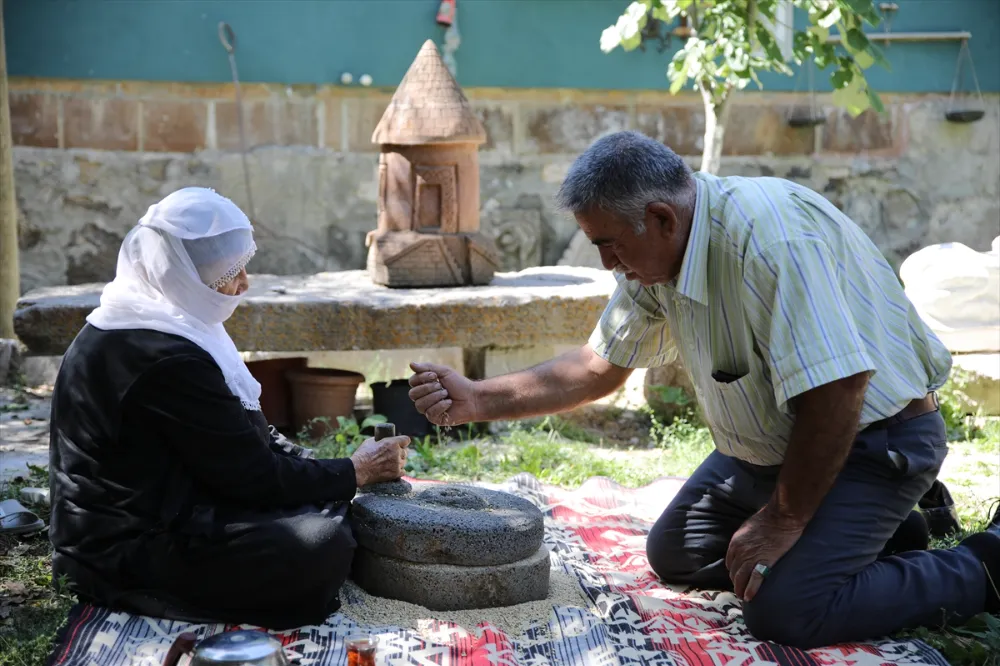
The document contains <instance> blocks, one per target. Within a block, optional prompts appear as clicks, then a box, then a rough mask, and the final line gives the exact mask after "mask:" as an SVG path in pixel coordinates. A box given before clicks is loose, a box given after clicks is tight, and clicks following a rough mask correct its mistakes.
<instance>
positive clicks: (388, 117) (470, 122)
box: [372, 39, 486, 145]
mask: <svg viewBox="0 0 1000 666" xmlns="http://www.w3.org/2000/svg"><path fill="white" fill-rule="evenodd" d="M485 141H486V129H485V128H484V127H483V124H482V123H481V122H479V118H478V117H476V114H475V112H474V111H473V110H472V106H471V105H470V104H469V100H468V99H466V97H465V93H463V92H462V89H461V88H460V87H459V85H458V81H456V80H455V77H453V76H452V75H451V72H450V71H449V70H448V67H447V65H445V64H444V61H443V60H442V59H441V54H440V53H438V50H437V47H436V46H435V45H434V42H433V41H431V40H429V39H428V40H427V41H426V42H424V45H423V46H422V47H421V48H420V52H419V53H417V57H416V58H415V59H414V60H413V63H412V64H411V65H410V68H409V69H408V70H407V71H406V75H405V76H404V77H403V80H402V81H401V82H400V83H399V87H398V88H396V93H395V94H394V95H393V96H392V100H391V101H390V102H389V108H387V109H386V110H385V113H384V114H382V119H381V120H380V121H379V123H378V125H377V126H376V127H375V131H374V132H373V133H372V143H376V144H398V145H420V144H427V143H470V142H471V143H484V142H485Z"/></svg>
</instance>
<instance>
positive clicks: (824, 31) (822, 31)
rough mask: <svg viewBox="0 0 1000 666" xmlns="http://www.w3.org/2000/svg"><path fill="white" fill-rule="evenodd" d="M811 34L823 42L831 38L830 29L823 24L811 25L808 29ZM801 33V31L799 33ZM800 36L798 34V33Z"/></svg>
mask: <svg viewBox="0 0 1000 666" xmlns="http://www.w3.org/2000/svg"><path fill="white" fill-rule="evenodd" d="M808 31H809V32H810V33H811V34H813V35H815V37H816V39H817V40H819V42H820V43H821V44H822V43H824V42H825V41H826V40H828V39H829V38H830V29H829V28H824V27H823V26H821V25H811V26H809V30H808ZM799 34H801V33H799ZM796 37H798V35H796Z"/></svg>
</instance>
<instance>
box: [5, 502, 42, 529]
mask: <svg viewBox="0 0 1000 666" xmlns="http://www.w3.org/2000/svg"><path fill="white" fill-rule="evenodd" d="M43 529H45V521H43V520H42V519H41V518H39V517H38V516H36V515H35V514H33V513H32V512H31V511H28V510H27V509H25V508H24V505H22V504H21V503H20V502H18V501H17V500H16V499H9V500H4V501H2V502H0V534H31V533H32V532H38V531H40V530H43Z"/></svg>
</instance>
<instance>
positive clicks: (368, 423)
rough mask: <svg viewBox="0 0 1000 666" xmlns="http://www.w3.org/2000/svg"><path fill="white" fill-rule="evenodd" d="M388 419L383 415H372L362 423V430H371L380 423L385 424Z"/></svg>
mask: <svg viewBox="0 0 1000 666" xmlns="http://www.w3.org/2000/svg"><path fill="white" fill-rule="evenodd" d="M386 421H387V419H386V418H385V417H384V416H382V415H381V414H372V415H371V416H369V417H367V418H366V419H365V420H364V421H362V422H361V430H364V429H365V428H370V427H372V426H373V425H378V424H379V423H385V422H386Z"/></svg>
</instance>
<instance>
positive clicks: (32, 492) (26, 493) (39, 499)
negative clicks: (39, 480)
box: [21, 488, 50, 506]
mask: <svg viewBox="0 0 1000 666" xmlns="http://www.w3.org/2000/svg"><path fill="white" fill-rule="evenodd" d="M21 500H22V501H23V502H26V503H27V504H42V505H44V506H49V505H50V500H49V489H48V488H21Z"/></svg>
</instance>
